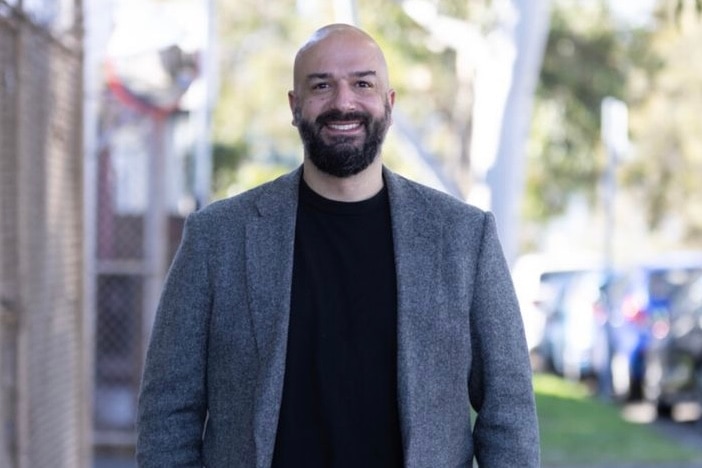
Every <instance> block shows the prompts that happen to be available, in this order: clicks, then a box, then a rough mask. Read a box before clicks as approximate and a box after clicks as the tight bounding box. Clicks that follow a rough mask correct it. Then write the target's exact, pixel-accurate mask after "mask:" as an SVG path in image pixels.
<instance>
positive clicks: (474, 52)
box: [0, 0, 702, 468]
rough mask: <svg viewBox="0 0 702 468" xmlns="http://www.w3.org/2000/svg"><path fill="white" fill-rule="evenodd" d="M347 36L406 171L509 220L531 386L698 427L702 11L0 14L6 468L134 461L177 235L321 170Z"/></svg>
mask: <svg viewBox="0 0 702 468" xmlns="http://www.w3.org/2000/svg"><path fill="white" fill-rule="evenodd" d="M329 22H345V23H353V24H356V25H358V26H360V27H362V28H364V29H366V30H367V31H368V32H370V33H371V34H372V35H373V36H374V37H376V39H377V40H378V42H379V43H380V45H381V47H382V48H383V49H384V51H385V53H386V57H387V59H388V62H389V68H390V79H391V83H392V85H393V87H394V88H395V89H396V91H397V103H396V107H395V111H394V125H393V127H392V128H391V131H390V133H389V135H388V139H387V141H386V145H385V147H384V157H385V161H386V164H387V165H388V166H390V167H391V168H393V169H395V170H397V171H398V172H400V173H402V174H404V175H406V176H408V177H410V178H413V179H415V180H418V181H420V182H422V183H425V184H427V185H430V186H433V187H436V188H438V189H440V190H443V191H445V192H447V193H450V194H452V195H454V196H456V197H458V198H461V199H463V200H466V201H467V202H469V203H472V204H475V205H478V206H480V207H482V208H484V209H488V210H491V211H493V212H494V213H495V216H496V219H497V223H498V229H499V232H500V237H501V240H502V243H503V246H504V249H505V254H506V256H507V259H508V261H509V263H510V265H511V266H512V268H513V273H514V278H515V284H516V287H517V292H518V295H519V298H520V302H521V305H522V313H523V318H524V322H525V326H526V331H527V338H528V342H529V347H530V350H531V352H532V357H533V365H534V368H535V370H537V371H538V372H545V373H549V374H553V375H556V376H559V377H562V378H564V379H568V380H573V381H577V382H586V383H587V384H588V388H591V389H592V391H593V394H595V395H597V396H599V397H602V398H603V399H605V400H606V401H611V402H613V403H614V404H620V403H628V402H631V401H641V402H645V403H647V404H648V405H649V406H650V407H652V408H654V409H655V412H656V413H655V414H656V415H658V416H663V417H671V418H673V417H674V416H675V415H676V414H677V413H676V411H677V408H679V407H681V406H680V405H682V404H685V405H687V406H685V407H686V408H692V409H691V410H689V411H688V412H687V413H686V414H687V416H685V418H686V419H687V420H690V419H695V418H699V414H700V413H699V404H700V402H702V184H700V182H699V181H700V180H701V176H702V119H700V118H699V117H698V112H699V109H700V108H702V87H701V86H700V77H701V76H702V48H701V47H700V44H702V3H701V2H699V1H696V0H646V1H643V0H641V1H637V2H633V1H625V0H531V1H527V0H473V1H468V0H394V1H391V0H385V1H381V2H378V1H377V0H355V1H354V0H267V1H263V2H262V1H254V0H237V1H236V2H233V1H225V0H161V1H157V0H139V1H136V0H0V467H8V468H15V467H18V468H20V467H48V466H51V467H71V468H73V467H92V466H95V467H103V468H104V467H128V466H134V464H133V462H131V461H130V459H131V454H132V452H133V444H134V416H135V407H136V397H137V392H138V388H139V380H140V376H141V370H142V362H143V358H144V352H145V348H146V344H147V341H148V336H149V333H150V327H151V322H152V320H153V314H154V311H155V308H156V303H157V301H158V296H159V293H160V287H161V284H162V281H163V278H164V275H165V273H166V271H167V269H168V265H169V263H170V261H171V259H172V256H173V253H174V251H175V249H176V247H177V245H178V242H179V240H180V234H181V228H182V224H183V221H184V219H185V217H187V215H188V214H189V213H191V212H192V211H194V210H197V209H198V208H199V207H202V206H204V205H206V204H207V203H210V202H211V201H213V200H216V199H220V198H223V197H227V196H231V195H234V194H236V193H239V192H241V191H243V190H246V189H247V188H250V187H252V186H254V185H257V184H259V183H261V182H263V181H266V180H269V179H271V178H273V177H275V176H277V175H279V174H281V173H283V172H286V171H288V170H290V169H292V168H295V167H296V166H298V165H299V164H300V163H301V161H302V151H301V146H300V144H299V139H298V135H297V131H296V130H295V128H294V127H292V126H291V123H290V122H291V115H290V110H289V108H288V103H287V97H286V93H287V91H288V90H289V89H291V88H292V62H293V58H294V54H295V52H296V51H297V49H298V47H299V46H300V45H301V44H302V43H303V42H304V40H305V39H306V38H307V37H308V36H309V34H310V33H311V32H312V31H313V30H315V29H316V28H318V27H320V26H322V25H324V24H327V23H329ZM690 404H691V405H690ZM118 455H119V456H118Z"/></svg>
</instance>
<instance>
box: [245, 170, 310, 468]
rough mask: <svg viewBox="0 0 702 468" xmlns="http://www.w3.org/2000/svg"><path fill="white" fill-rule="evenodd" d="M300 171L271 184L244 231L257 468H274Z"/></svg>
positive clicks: (283, 372)
mask: <svg viewBox="0 0 702 468" xmlns="http://www.w3.org/2000/svg"><path fill="white" fill-rule="evenodd" d="M300 174H301V171H300V170H299V169H298V170H297V171H295V172H292V173H290V174H288V175H286V176H283V177H282V178H280V179H278V180H276V181H275V182H273V183H271V185H270V186H269V187H268V188H267V189H266V190H264V191H262V195H261V197H260V198H259V199H258V201H257V203H256V208H257V210H258V216H257V217H254V218H253V219H252V220H251V221H250V222H249V223H248V225H247V226H246V279H247V286H248V291H249V298H250V299H249V301H250V304H249V310H250V311H251V315H252V323H253V329H254V335H255V339H256V348H257V351H258V357H259V361H260V366H259V369H260V373H259V375H258V379H257V388H258V390H257V391H256V403H255V405H256V410H255V412H254V414H255V420H254V427H255V441H256V455H257V457H256V458H257V461H256V466H261V467H264V466H270V463H271V460H272V456H273V448H274V445H275V433H276V429H277V421H278V413H279V411H280V402H281V398H282V390H283V377H284V374H285V354H286V349H287V335H288V321H289V314H290V287H291V284H292V263H293V249H294V241H295V218H296V213H297V199H298V187H299V180H300Z"/></svg>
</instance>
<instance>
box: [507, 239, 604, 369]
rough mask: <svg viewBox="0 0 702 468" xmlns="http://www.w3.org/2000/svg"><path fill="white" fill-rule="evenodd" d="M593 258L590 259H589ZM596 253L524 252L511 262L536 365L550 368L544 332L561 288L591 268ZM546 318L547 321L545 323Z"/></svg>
mask: <svg viewBox="0 0 702 468" xmlns="http://www.w3.org/2000/svg"><path fill="white" fill-rule="evenodd" d="M593 258H594V260H593ZM596 265H598V257H597V256H592V255H589V254H587V253H581V254H576V255H573V254H571V255H567V256H565V255H560V254H544V253H528V254H525V255H523V256H521V257H520V258H519V259H517V261H516V262H515V266H514V268H513V269H512V277H513V279H514V284H515V288H516V292H517V297H518V298H519V305H520V308H521V311H522V319H523V321H524V328H525V332H526V338H527V345H528V346H529V351H530V353H531V355H532V358H533V363H534V365H535V367H537V368H543V367H544V366H546V367H550V368H551V369H552V362H551V361H552V359H551V356H550V353H551V350H550V344H549V343H547V342H546V338H547V337H546V334H547V333H549V334H550V335H553V334H554V332H553V331H548V330H547V327H551V326H552V323H553V320H552V319H553V317H554V311H555V310H556V306H557V304H558V302H559V301H560V300H562V291H563V288H564V287H565V285H566V284H568V282H569V280H570V279H572V278H573V276H574V275H575V274H576V273H578V272H582V271H588V270H593V269H595V268H596ZM549 321H550V323H549Z"/></svg>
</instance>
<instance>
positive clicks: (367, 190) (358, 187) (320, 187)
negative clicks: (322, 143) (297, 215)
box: [302, 157, 383, 202]
mask: <svg viewBox="0 0 702 468" xmlns="http://www.w3.org/2000/svg"><path fill="white" fill-rule="evenodd" d="M303 166H304V171H303V173H302V177H303V179H305V182H306V183H307V185H309V187H310V188H311V189H312V190H314V191H315V192H316V193H318V194H319V195H321V196H323V197H324V198H328V199H329V200H335V201H342V202H356V201H362V200H367V199H369V198H371V197H372V196H374V195H376V194H377V193H378V192H380V190H382V188H383V164H382V161H381V158H380V157H377V158H376V159H375V161H373V162H372V163H371V165H370V166H368V167H367V168H365V169H364V170H363V171H361V172H359V173H358V174H355V175H352V176H350V177H335V176H332V175H329V174H327V173H324V172H322V171H320V170H319V169H317V167H316V166H315V165H314V164H313V163H312V162H311V161H310V160H309V159H305V162H304V163H303Z"/></svg>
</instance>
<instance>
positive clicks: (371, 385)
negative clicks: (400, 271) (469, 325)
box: [273, 181, 403, 468]
mask: <svg viewBox="0 0 702 468" xmlns="http://www.w3.org/2000/svg"><path fill="white" fill-rule="evenodd" d="M294 255H295V256H294V265H293V281H292V293H291V307H290V326H289V333H288V349H287V361H286V370H285V380H284V387H283V401H282V407H281V410H280V420H279V422H278V432H277V437H276V444H275V452H274V459H273V467H274V468H284V467H285V468H290V467H295V468H296V467H304V468H317V467H320V468H321V467H324V468H330V467H334V468H342V467H349V468H351V467H353V468H359V467H363V468H373V467H377V468H393V467H401V466H402V465H403V457H402V443H401V437H400V428H399V420H398V410H397V285H396V277H395V262H394V255H393V244H392V233H391V225H390V208H389V203H388V195H387V189H383V190H382V191H381V192H380V193H379V194H378V195H376V196H374V197H373V198H371V199H369V200H365V201H361V202H354V203H345V202H336V201H332V200H328V199H325V198H323V197H321V196H319V195H317V194H316V193H315V192H313V191H312V190H311V189H310V188H309V187H308V186H307V185H306V184H305V183H304V181H301V183H300V202H299V208H298V213H297V226H296V233H295V254H294Z"/></svg>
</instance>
